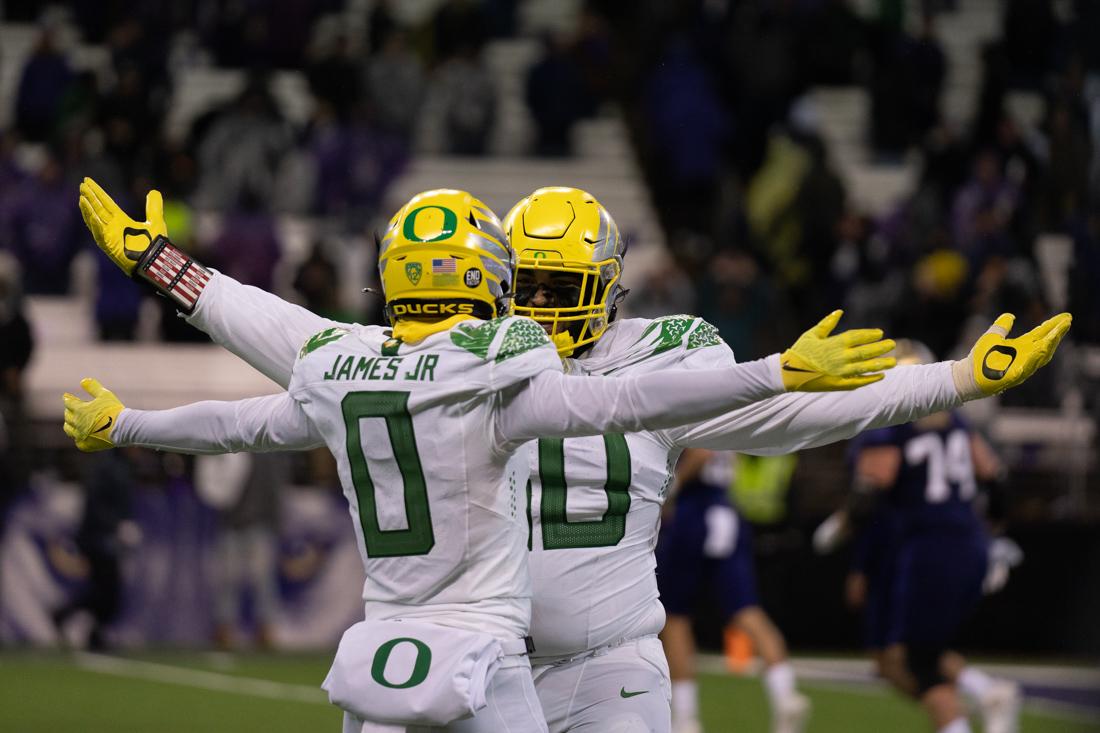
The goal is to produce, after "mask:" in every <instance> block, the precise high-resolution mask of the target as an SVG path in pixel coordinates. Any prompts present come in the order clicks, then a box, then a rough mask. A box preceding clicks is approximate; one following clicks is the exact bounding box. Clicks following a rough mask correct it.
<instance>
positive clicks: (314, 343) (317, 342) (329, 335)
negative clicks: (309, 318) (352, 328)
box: [298, 326, 348, 359]
mask: <svg viewBox="0 0 1100 733" xmlns="http://www.w3.org/2000/svg"><path fill="white" fill-rule="evenodd" d="M347 334H348V330H347V329H346V328H339V327H337V326H333V327H332V328H326V329H325V330H324V331H321V332H320V333H315V334H313V335H312V336H310V337H309V339H308V340H307V341H306V342H305V343H304V344H302V348H301V350H300V351H299V352H298V358H299V359H303V358H305V356H306V354H309V353H311V352H314V351H316V350H317V349H319V348H321V347H322V346H324V345H325V344H331V343H332V342H333V341H337V340H339V339H342V338H343V337H344V336H346V335H347Z"/></svg>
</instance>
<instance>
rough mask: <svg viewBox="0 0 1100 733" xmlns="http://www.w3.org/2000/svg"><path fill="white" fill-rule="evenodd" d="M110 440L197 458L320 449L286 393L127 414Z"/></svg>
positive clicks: (299, 408) (121, 444) (309, 426)
mask: <svg viewBox="0 0 1100 733" xmlns="http://www.w3.org/2000/svg"><path fill="white" fill-rule="evenodd" d="M111 440H112V441H113V442H114V444H115V446H117V447H125V446H134V447H141V448H154V449H157V450H166V451H172V452H176V453H193V454H203V453H237V452H239V451H251V452H265V451H274V450H300V449H306V448H311V447H315V446H316V445H320V444H321V440H320V438H319V436H317V434H316V432H315V430H314V429H313V427H312V425H311V424H310V423H309V422H308V419H306V418H305V416H304V415H303V414H301V407H300V406H298V405H296V404H295V403H293V400H292V398H291V397H290V396H289V395H287V394H285V393H284V394H281V395H271V396H269V397H255V398H251V399H247V400H238V401H236V402H220V401H212V400H211V401H205V402H195V403H192V404H190V405H184V406H182V407H175V408H172V409H170V410H133V409H124V410H123V411H122V412H121V413H120V414H119V416H118V423H117V425H116V426H115V428H114V430H113V432H112V433H111Z"/></svg>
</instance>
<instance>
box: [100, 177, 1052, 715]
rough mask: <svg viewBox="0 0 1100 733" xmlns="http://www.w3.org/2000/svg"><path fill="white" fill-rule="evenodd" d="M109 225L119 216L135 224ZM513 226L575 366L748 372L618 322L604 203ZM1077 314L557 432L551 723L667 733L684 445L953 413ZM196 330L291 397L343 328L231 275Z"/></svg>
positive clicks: (1012, 375) (774, 446)
mask: <svg viewBox="0 0 1100 733" xmlns="http://www.w3.org/2000/svg"><path fill="white" fill-rule="evenodd" d="M81 191H82V204H81V209H82V211H84V212H85V218H86V220H87V219H88V218H89V213H88V211H89V210H90V208H91V207H92V205H93V204H91V203H84V202H85V201H88V200H95V202H96V205H99V206H103V207H105V208H110V205H109V204H107V203H106V202H104V201H103V200H102V199H103V198H105V197H106V195H105V194H103V193H102V191H101V190H100V189H98V187H95V186H94V184H93V183H91V182H90V181H86V182H85V185H84V186H82V189H81ZM107 201H109V199H107ZM114 209H117V207H114ZM111 213H112V215H113V216H112V221H113V220H114V217H116V216H122V217H124V215H122V214H121V212H117V213H115V212H114V211H113V210H112V212H111ZM124 218H125V217H124ZM507 221H508V223H509V224H510V230H511V231H510V235H511V238H512V239H513V240H514V241H515V242H516V247H517V251H518V253H519V256H520V261H519V270H518V277H519V283H518V286H517V307H518V310H519V312H521V313H524V314H527V315H530V316H532V317H534V318H535V319H536V320H538V321H540V322H541V323H543V324H544V327H546V328H547V330H548V331H549V332H550V334H551V338H552V339H553V340H554V342H555V344H556V345H557V346H558V347H559V350H560V351H561V352H562V354H563V355H565V356H567V357H569V358H568V359H567V360H566V367H567V370H568V371H569V372H571V373H589V374H595V375H611V376H615V375H619V374H629V373H650V372H660V371H662V370H666V369H705V368H710V367H712V366H713V365H715V364H721V365H729V364H732V363H733V362H734V359H733V355H732V353H731V352H730V350H729V348H728V347H727V346H726V345H725V344H724V343H723V342H722V341H721V339H720V338H719V337H718V335H717V333H716V332H715V330H714V329H713V327H711V326H710V325H709V324H707V323H705V322H704V321H702V320H700V319H696V318H692V317H690V316H672V317H667V318H662V319H656V320H641V319H629V320H621V321H615V320H614V316H615V306H616V301H617V297H618V293H619V290H618V283H619V280H620V278H621V275H622V265H623V262H622V254H623V246H622V243H621V240H620V238H619V234H618V229H617V227H615V225H614V222H613V221H612V219H611V217H610V215H609V214H608V213H607V211H606V210H605V209H603V207H602V206H600V205H599V204H598V203H597V202H596V201H595V199H594V198H592V197H591V196H590V195H589V194H587V193H585V192H583V191H579V190H576V189H540V190H539V191H536V192H535V193H534V194H532V195H531V196H530V197H527V198H525V199H524V200H523V201H521V202H520V203H519V204H517V206H516V207H515V208H514V209H513V211H512V213H511V215H510V216H509V217H508V219H507ZM150 222H152V218H150ZM143 224H144V223H143ZM145 225H148V224H145ZM89 226H90V228H92V230H93V233H94V234H95V235H96V241H97V243H98V244H99V245H100V247H101V248H102V249H104V251H105V252H106V253H107V254H108V255H109V256H111V257H112V259H114V260H115V261H116V262H117V263H119V265H120V266H122V267H123V268H124V269H125V267H126V264H127V262H128V261H129V259H128V255H126V254H125V253H124V252H123V249H124V248H123V245H122V243H121V242H120V238H119V237H120V235H119V234H117V233H118V232H120V231H121V227H118V226H115V227H114V228H113V229H111V230H110V231H104V229H103V227H102V226H100V224H99V223H97V222H96V221H94V220H93V221H90V222H89ZM551 245H553V246H551ZM532 286H538V287H534V288H532ZM525 309H528V310H525ZM1068 320H1069V319H1068V316H1064V317H1060V318H1059V319H1057V320H1056V321H1054V322H1052V323H1047V324H1044V325H1043V326H1041V327H1040V328H1039V329H1036V330H1035V331H1032V332H1031V333H1029V334H1026V335H1025V336H1023V337H1020V338H1018V339H1007V338H1005V336H1006V334H1007V329H1002V328H1001V326H1002V325H1003V321H1001V320H999V321H998V325H997V329H998V330H997V331H996V332H995V333H990V334H988V335H987V336H985V337H983V340H982V341H980V342H979V344H978V346H976V347H975V350H974V351H973V352H972V354H971V356H970V357H969V358H968V359H966V360H963V361H961V362H955V363H940V364H936V365H930V366H922V367H909V368H906V369H904V370H901V369H896V370H893V371H892V372H890V373H889V374H888V375H887V378H886V379H885V380H884V381H882V382H879V383H878V384H875V385H872V386H870V387H865V388H863V389H861V390H859V391H857V392H855V393H852V394H847V393H844V394H828V395H826V394H822V395H808V394H799V395H794V394H790V395H783V396H779V397H776V398H771V399H769V400H766V401H763V402H760V403H756V404H754V405H751V406H749V407H747V408H742V409H739V410H735V411H732V412H730V413H728V414H726V415H723V416H720V417H718V418H714V419H712V420H709V421H705V422H702V423H699V424H697V425H694V426H691V427H688V428H681V429H678V430H675V431H653V432H637V433H628V434H610V435H606V436H603V437H596V438H576V439H567V440H564V441H560V440H557V439H552V438H550V437H549V436H542V437H544V438H545V439H544V440H541V441H539V442H538V443H537V444H536V446H535V449H534V450H532V451H531V456H530V457H531V471H530V473H531V484H530V487H531V490H530V499H529V502H528V506H530V508H531V533H530V537H529V540H528V546H529V548H530V549H531V553H532V571H533V578H532V580H533V584H534V586H533V587H534V599H533V618H532V629H533V636H534V638H535V644H536V648H537V651H536V655H537V656H536V658H535V662H536V664H537V667H536V673H537V680H536V689H537V690H538V693H539V699H540V701H541V702H542V705H543V707H544V709H545V712H546V714H547V717H548V721H549V724H550V726H551V729H553V730H562V731H564V730H570V729H573V728H578V727H580V726H583V725H586V724H588V725H590V727H591V726H595V727H598V728H599V729H610V728H611V727H612V726H613V725H619V724H621V726H622V729H623V730H657V731H665V730H668V726H669V702H668V695H669V689H668V679H667V667H666V665H665V662H664V657H663V654H662V652H661V649H660V645H659V643H658V642H657V640H656V638H655V635H656V632H657V631H659V630H660V628H661V624H662V623H663V619H664V614H663V610H662V609H661V606H660V602H659V600H658V597H657V587H656V582H655V580H654V578H653V567H654V560H653V554H652V550H653V546H654V544H655V542H656V537H657V526H658V518H659V512H660V505H661V502H662V501H663V497H664V492H665V490H666V487H667V485H668V481H669V478H670V472H671V470H672V466H673V465H674V464H675V459H676V457H677V456H678V454H679V451H680V450H681V449H682V448H683V447H685V446H699V447H710V448H715V449H735V450H740V451H743V452H750V453H769V452H771V453H779V452H786V451H790V450H797V449H799V448H803V447H809V446H811V445H821V444H824V443H828V442H832V441H835V440H840V439H843V438H847V437H850V436H851V435H853V434H855V433H857V432H859V431H861V430H864V429H867V428H869V427H879V426H884V425H890V424H898V423H903V422H906V421H908V420H912V419H915V418H917V417H920V416H922V415H926V414H931V413H933V412H936V411H939V410H942V409H945V408H950V407H953V406H956V405H957V404H959V403H961V402H962V401H964V400H966V399H975V398H977V397H981V396H984V395H986V394H991V393H994V392H996V391H1000V389H1003V388H1007V387H1009V386H1012V385H1014V384H1017V383H1019V382H1021V381H1023V380H1024V379H1026V378H1027V377H1028V376H1029V375H1030V374H1031V373H1033V372H1034V371H1035V370H1036V369H1038V368H1039V366H1041V365H1042V364H1044V363H1046V361H1047V360H1049V358H1050V356H1051V355H1052V354H1053V351H1054V349H1055V348H1056V346H1057V343H1058V341H1059V340H1060V339H1061V337H1062V335H1064V333H1065V330H1066V329H1067V328H1068V326H1069V323H1068ZM188 321H189V322H190V323H191V324H192V325H194V326H196V327H198V328H200V329H202V330H204V331H205V332H207V333H208V334H210V335H211V337H212V338H213V339H214V340H215V341H216V342H217V343H219V344H221V345H223V346H225V347H226V348H228V349H229V350H230V351H232V352H233V353H235V354H237V355H238V356H240V357H241V358H243V359H244V360H245V361H247V362H248V363H249V364H251V365H253V366H254V367H255V368H257V369H258V370H259V371H261V372H263V373H264V374H266V375H267V376H269V377H271V378H272V379H273V380H274V381H276V382H278V383H279V384H281V385H283V386H286V385H287V384H288V383H289V379H290V374H291V370H292V366H293V364H294V358H295V355H296V353H297V350H298V348H299V346H300V344H301V342H302V341H303V340H304V339H306V338H308V337H309V336H310V335H311V334H313V333H317V332H318V331H321V330H323V329H325V328H332V327H341V326H342V324H337V323H334V322H331V321H326V320H325V319H323V318H320V317H319V316H316V315H314V314H312V313H309V312H308V311H305V310H304V309H302V308H299V307H298V306H295V305H292V304H289V303H286V302H285V301H282V300H280V299H278V298H276V297H274V296H272V295H270V294H267V293H265V292H263V291H260V290H257V289H255V288H251V287H248V286H243V285H240V284H239V283H236V282H235V281H233V280H232V279H230V278H227V277H224V276H222V275H219V274H217V273H214V274H213V276H212V278H211V279H210V281H209V283H207V284H206V285H205V287H204V289H203V291H202V293H201V296H200V297H198V298H197V303H196V305H195V307H194V309H193V312H191V313H190V315H189V316H188ZM563 334H564V335H563ZM582 342H585V343H582ZM1006 344H1013V345H1014V346H1013V348H1016V349H1017V351H1018V354H1017V356H1016V358H1015V359H1013V360H1012V361H1011V363H1009V364H1008V365H1007V366H1006V365H1004V364H1001V363H996V364H993V365H992V368H995V369H996V370H998V372H999V373H998V374H995V375H994V376H995V377H996V379H995V380H994V379H992V378H990V377H988V376H984V375H982V376H981V377H980V379H981V381H979V376H974V375H972V374H970V372H972V371H973V370H974V369H976V368H978V366H984V365H986V362H987V361H988V359H994V360H995V359H996V358H998V357H997V356H996V355H995V354H993V347H994V346H1003V345H1006ZM987 357H988V358H987ZM788 366H790V367H792V368H793V369H794V370H798V369H801V368H803V367H802V366H801V365H799V364H796V363H795V364H788ZM788 375H789V376H795V377H805V376H813V375H812V373H809V374H808V373H807V372H803V371H788ZM796 386H797V385H796ZM812 386H813V385H812V383H811V384H803V387H812ZM567 489H568V491H567ZM580 682H583V683H584V684H580ZM589 683H591V684H589Z"/></svg>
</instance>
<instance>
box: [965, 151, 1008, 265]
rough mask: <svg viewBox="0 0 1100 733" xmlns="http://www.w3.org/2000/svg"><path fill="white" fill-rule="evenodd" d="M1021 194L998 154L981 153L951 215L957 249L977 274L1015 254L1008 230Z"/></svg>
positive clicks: (991, 152) (992, 152)
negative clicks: (984, 266)
mask: <svg viewBox="0 0 1100 733" xmlns="http://www.w3.org/2000/svg"><path fill="white" fill-rule="evenodd" d="M1019 193H1020V192H1019V187H1018V186H1017V185H1016V183H1015V182H1014V181H1011V180H1009V179H1008V178H1006V177H1005V175H1004V171H1003V170H1002V165H1001V161H1000V159H999V158H998V157H997V153H996V152H995V151H994V150H992V149H985V150H983V151H982V152H980V153H979V154H978V156H977V159H976V160H975V162H974V173H973V176H972V177H971V179H970V180H969V181H968V182H967V183H966V184H965V185H964V186H963V187H962V189H960V190H959V192H958V193H957V194H956V195H955V203H954V206H953V208H952V212H951V220H952V233H953V235H954V238H955V246H956V247H957V248H958V250H959V251H960V252H961V253H962V254H963V255H964V256H965V257H966V258H967V259H968V260H969V261H970V264H971V266H972V268H974V269H975V270H978V269H980V267H981V264H982V263H983V262H984V261H985V260H986V258H988V257H990V256H993V255H1009V254H1012V249H1013V247H1012V241H1011V238H1010V236H1009V229H1008V228H1009V224H1010V223H1011V221H1012V217H1013V215H1014V214H1015V213H1016V206H1017V204H1018V203H1019Z"/></svg>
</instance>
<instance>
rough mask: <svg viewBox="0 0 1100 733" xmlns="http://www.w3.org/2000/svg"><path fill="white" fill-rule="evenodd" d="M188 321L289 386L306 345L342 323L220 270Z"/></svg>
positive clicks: (284, 386)
mask: <svg viewBox="0 0 1100 733" xmlns="http://www.w3.org/2000/svg"><path fill="white" fill-rule="evenodd" d="M187 322H188V323H190V324H191V325H192V326H194V327H195V328H197V329H199V330H200V331H203V332H204V333H206V334H208V335H209V336H210V338H212V339H213V340H214V342H215V343H217V344H219V345H221V346H223V347H225V348H226V349H227V350H229V351H230V352H232V353H233V354H235V355H237V356H239V357H240V358H241V359H243V360H244V361H245V362H247V363H248V364H249V365H250V366H252V367H253V368H254V369H256V370H257V371H258V372H260V373H261V374H263V375H264V376H266V377H268V378H269V379H271V380H272V381H274V382H275V383H276V384H278V385H279V386H281V387H282V388H284V389H286V387H287V385H288V384H290V374H291V371H292V370H293V368H294V359H295V357H296V356H297V353H298V349H299V348H301V346H302V344H304V343H305V342H306V340H307V339H308V338H309V337H310V336H312V335H313V334H315V333H317V332H318V331H322V330H324V329H326V328H330V327H332V326H338V325H340V324H338V323H336V322H335V321H330V320H328V319H327V318H322V317H321V316H318V315H316V314H315V313H311V312H310V311H308V310H306V309H305V308H302V307H301V306H297V305H294V304H293V303H288V302H287V301H285V300H283V299H282V298H280V297H278V296H276V295H272V294H271V293H269V292H267V291H265V290H261V289H260V288H255V287H252V286H250V285H243V284H242V283H239V282H237V281H236V280H234V279H233V278H231V277H229V276H228V275H224V274H221V273H218V272H214V273H213V275H212V277H211V279H210V282H209V283H208V284H207V285H206V288H205V289H204V290H203V291H202V295H200V296H199V299H198V304H197V305H196V306H195V310H194V312H193V313H192V314H191V315H190V316H188V317H187Z"/></svg>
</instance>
